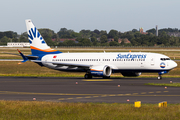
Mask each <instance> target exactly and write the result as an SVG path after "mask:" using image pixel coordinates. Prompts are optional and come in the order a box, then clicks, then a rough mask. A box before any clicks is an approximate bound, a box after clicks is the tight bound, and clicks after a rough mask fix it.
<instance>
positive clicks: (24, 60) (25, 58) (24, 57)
mask: <svg viewBox="0 0 180 120" xmlns="http://www.w3.org/2000/svg"><path fill="white" fill-rule="evenodd" d="M17 51H18V52H19V54H20V55H21V56H22V58H23V61H21V62H23V63H24V62H26V61H28V58H27V57H26V56H24V55H23V54H22V52H21V51H20V50H19V49H17Z"/></svg>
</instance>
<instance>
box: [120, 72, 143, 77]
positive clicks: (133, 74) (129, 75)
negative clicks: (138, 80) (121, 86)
mask: <svg viewBox="0 0 180 120" xmlns="http://www.w3.org/2000/svg"><path fill="white" fill-rule="evenodd" d="M121 74H122V75H123V76H127V77H137V76H140V75H141V72H121Z"/></svg>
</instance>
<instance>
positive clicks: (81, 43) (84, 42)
mask: <svg viewBox="0 0 180 120" xmlns="http://www.w3.org/2000/svg"><path fill="white" fill-rule="evenodd" d="M78 45H79V46H92V42H91V41H90V39H88V38H81V39H80V40H79V43H78Z"/></svg>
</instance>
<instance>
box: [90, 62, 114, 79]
mask: <svg viewBox="0 0 180 120" xmlns="http://www.w3.org/2000/svg"><path fill="white" fill-rule="evenodd" d="M90 73H91V75H92V76H96V77H109V76H110V75H111V73H112V69H111V67H110V66H108V65H105V66H94V67H92V68H91V70H90Z"/></svg>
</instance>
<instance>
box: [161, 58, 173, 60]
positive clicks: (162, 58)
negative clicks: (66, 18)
mask: <svg viewBox="0 0 180 120" xmlns="http://www.w3.org/2000/svg"><path fill="white" fill-rule="evenodd" d="M161 60H163V61H165V60H171V59H170V58H161Z"/></svg>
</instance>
